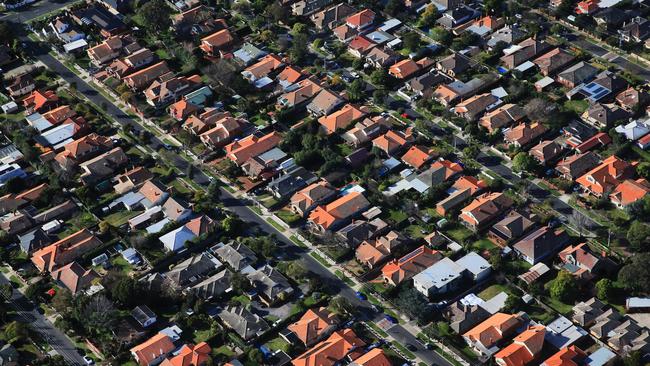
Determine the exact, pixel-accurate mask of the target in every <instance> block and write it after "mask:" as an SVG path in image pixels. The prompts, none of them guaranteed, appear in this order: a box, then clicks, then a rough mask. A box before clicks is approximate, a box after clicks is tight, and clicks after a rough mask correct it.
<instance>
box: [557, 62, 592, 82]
mask: <svg viewBox="0 0 650 366" xmlns="http://www.w3.org/2000/svg"><path fill="white" fill-rule="evenodd" d="M596 74H598V69H597V68H595V67H594V66H592V65H591V64H588V63H586V62H584V61H580V62H578V63H577V64H575V65H573V66H571V67H569V68H568V69H566V70H564V71H562V72H560V73H559V74H558V75H557V82H558V83H560V84H562V85H564V86H566V87H567V88H575V87H576V86H578V85H579V84H582V83H586V82H587V81H590V80H591V79H593V78H594V77H595V76H596Z"/></svg>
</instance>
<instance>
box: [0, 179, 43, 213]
mask: <svg viewBox="0 0 650 366" xmlns="http://www.w3.org/2000/svg"><path fill="white" fill-rule="evenodd" d="M48 188H49V186H48V185H47V184H46V183H43V184H40V185H38V186H36V187H33V188H29V189H26V190H24V191H22V192H20V193H18V194H15V193H7V194H5V195H4V196H2V197H0V214H2V215H4V214H7V213H10V212H14V211H16V210H17V209H19V208H21V207H23V206H26V205H27V204H29V203H31V202H33V201H35V200H38V199H39V197H41V195H42V194H43V193H45V192H46V191H47V190H48Z"/></svg>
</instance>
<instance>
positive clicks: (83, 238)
mask: <svg viewBox="0 0 650 366" xmlns="http://www.w3.org/2000/svg"><path fill="white" fill-rule="evenodd" d="M102 244H103V243H102V242H101V240H99V239H98V238H97V237H96V236H95V235H93V234H92V233H91V232H90V231H89V230H88V229H81V230H79V231H77V232H76V233H74V234H71V235H69V236H67V237H65V238H63V239H61V240H59V241H57V242H54V243H52V244H50V245H48V246H46V247H44V248H41V249H39V250H37V251H35V252H34V253H33V254H32V257H31V259H32V263H34V266H36V268H38V270H39V271H41V272H52V271H53V270H55V269H57V268H60V267H62V266H65V265H66V264H69V263H70V262H72V261H74V260H75V259H77V258H79V257H81V256H82V255H84V254H85V253H88V252H90V251H92V250H94V249H95V248H97V247H99V246H100V245H102Z"/></svg>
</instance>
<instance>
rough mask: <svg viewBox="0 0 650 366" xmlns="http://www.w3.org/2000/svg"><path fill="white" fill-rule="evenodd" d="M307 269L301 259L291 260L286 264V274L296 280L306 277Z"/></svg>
mask: <svg viewBox="0 0 650 366" xmlns="http://www.w3.org/2000/svg"><path fill="white" fill-rule="evenodd" d="M308 274H309V271H308V270H307V267H305V265H304V263H302V262H301V261H291V262H290V263H289V264H288V265H287V269H286V275H287V276H289V277H291V278H293V279H294V280H296V281H300V280H303V279H305V278H307V275H308Z"/></svg>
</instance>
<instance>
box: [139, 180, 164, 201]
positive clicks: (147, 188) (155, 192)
mask: <svg viewBox="0 0 650 366" xmlns="http://www.w3.org/2000/svg"><path fill="white" fill-rule="evenodd" d="M165 190H166V187H164V186H162V185H160V184H159V183H156V182H154V181H152V180H148V181H146V182H144V184H143V185H142V187H140V190H139V191H138V192H139V193H140V194H141V195H143V196H144V198H146V199H147V200H149V202H151V203H154V202H157V201H158V200H159V199H160V197H161V196H162V195H163V194H164V193H165V192H166V191H165Z"/></svg>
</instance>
